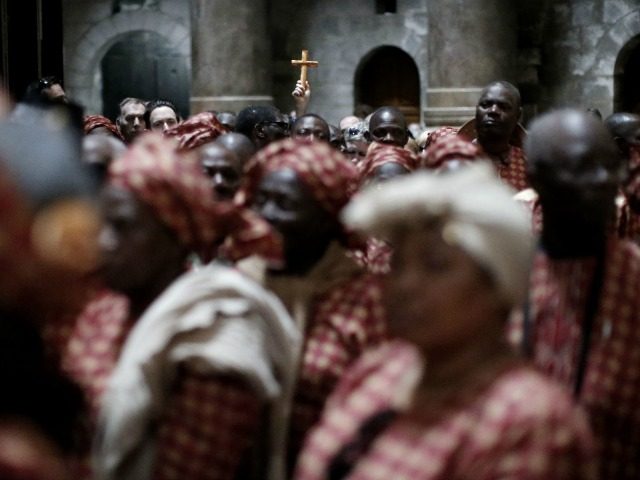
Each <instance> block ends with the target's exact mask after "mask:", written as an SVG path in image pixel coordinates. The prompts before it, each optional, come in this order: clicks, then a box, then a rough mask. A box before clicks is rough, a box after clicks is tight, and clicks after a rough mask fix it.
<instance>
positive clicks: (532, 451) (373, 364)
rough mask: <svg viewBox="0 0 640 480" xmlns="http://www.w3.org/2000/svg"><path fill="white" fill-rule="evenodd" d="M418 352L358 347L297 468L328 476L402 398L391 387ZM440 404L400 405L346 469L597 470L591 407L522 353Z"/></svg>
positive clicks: (419, 475) (365, 475)
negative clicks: (424, 410)
mask: <svg viewBox="0 0 640 480" xmlns="http://www.w3.org/2000/svg"><path fill="white" fill-rule="evenodd" d="M421 362H422V360H421V359H420V357H419V356H418V355H417V353H416V351H415V349H414V348H413V347H412V346H409V345H407V344H405V343H402V342H399V341H393V342H390V343H388V344H386V345H384V346H382V347H380V348H378V349H376V350H374V351H371V352H369V353H367V354H366V355H364V356H363V357H361V359H360V360H359V361H358V362H357V363H356V364H355V365H354V366H353V367H352V368H351V369H350V370H349V372H348V373H347V375H345V376H344V377H343V379H342V381H341V382H340V384H339V386H338V387H337V388H336V390H335V391H334V393H333V394H332V396H331V397H330V398H329V400H328V401H327V406H326V409H325V411H324V412H323V415H322V419H321V421H320V423H319V424H318V425H317V426H316V427H315V428H314V429H313V431H312V432H311V434H310V435H309V436H308V437H307V441H306V442H305V446H304V450H303V452H302V454H301V456H300V459H299V462H298V465H297V468H296V473H295V475H294V478H295V479H296V480H320V479H325V478H327V476H326V473H327V469H328V467H329V465H330V464H331V462H332V461H333V459H334V458H335V456H336V454H337V452H339V451H340V449H341V448H343V447H344V446H345V445H347V444H349V443H350V442H351V441H352V440H353V438H354V436H355V434H356V432H357V431H358V430H359V429H360V427H361V426H362V425H363V424H364V423H365V422H366V421H367V420H368V419H370V418H371V417H372V416H373V415H375V414H376V413H379V412H381V411H385V410H388V409H390V408H391V409H393V408H394V407H395V405H394V403H395V402H394V400H393V397H394V394H395V393H396V392H397V390H398V389H403V388H406V387H404V385H405V384H406V383H405V381H406V379H407V377H410V376H412V375H414V372H415V370H416V369H418V368H420V365H421ZM427 374H428V373H427ZM442 404H443V407H442V408H441V410H442V411H441V412H432V413H433V415H430V416H432V420H431V421H427V420H421V419H420V418H413V417H411V416H410V415H409V414H408V413H399V414H398V416H397V417H396V418H395V419H394V420H392V422H391V423H390V424H389V425H387V427H386V428H385V429H384V430H382V431H381V432H380V433H379V434H378V436H377V437H375V438H374V439H373V441H372V442H371V444H370V447H369V449H368V450H367V451H365V452H363V454H362V455H361V456H360V457H359V458H358V459H357V461H356V463H355V465H354V467H353V469H352V470H351V472H350V474H349V475H348V476H347V477H346V478H349V479H352V480H356V479H357V480H361V479H362V480H365V479H366V480H374V479H385V480H386V479H394V480H404V479H406V480H436V479H442V480H455V479H470V478H473V479H476V480H484V479H486V480H489V479H491V480H493V479H497V478H501V479H507V478H509V479H540V480H542V479H545V480H548V479H591V478H596V476H595V473H596V465H595V460H594V458H595V456H594V451H595V449H594V441H593V437H592V436H591V433H590V431H589V427H588V421H587V419H586V416H585V415H584V412H583V411H582V410H580V409H579V408H577V407H575V405H574V404H573V401H572V399H571V397H570V395H569V393H568V392H567V391H565V390H564V389H563V388H562V387H560V386H558V385H556V384H555V383H554V382H552V381H550V380H548V379H547V378H546V377H544V376H542V375H540V374H539V373H537V372H536V371H535V370H534V369H532V368H530V367H527V366H525V365H523V364H522V363H520V362H518V361H514V362H510V363H509V365H508V366H506V367H504V368H502V369H500V370H498V371H496V373H495V375H492V376H491V377H490V378H488V379H487V381H484V382H480V383H479V384H478V385H477V386H476V387H475V388H471V389H469V390H467V391H465V392H464V393H462V394H460V395H458V396H456V397H455V398H452V399H451V401H447V402H443V403H442Z"/></svg>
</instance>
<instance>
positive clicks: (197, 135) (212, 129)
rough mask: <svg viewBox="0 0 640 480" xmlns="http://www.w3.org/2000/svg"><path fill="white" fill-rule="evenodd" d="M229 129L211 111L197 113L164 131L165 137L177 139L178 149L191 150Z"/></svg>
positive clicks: (211, 140)
mask: <svg viewBox="0 0 640 480" xmlns="http://www.w3.org/2000/svg"><path fill="white" fill-rule="evenodd" d="M228 132H229V130H228V129H227V128H226V127H225V126H224V125H222V124H221V123H220V121H219V120H218V119H217V118H216V116H215V114H213V113H211V112H202V113H198V114H196V115H194V116H192V117H191V118H189V119H187V120H185V121H184V122H182V123H181V124H179V125H176V126H175V127H172V128H170V129H169V130H167V131H166V132H164V134H165V136H167V137H175V138H176V139H177V140H178V149H179V150H193V149H195V148H198V147H200V146H202V145H204V144H205V143H209V142H213V141H214V140H215V139H216V138H218V137H219V136H220V135H222V134H224V133H228Z"/></svg>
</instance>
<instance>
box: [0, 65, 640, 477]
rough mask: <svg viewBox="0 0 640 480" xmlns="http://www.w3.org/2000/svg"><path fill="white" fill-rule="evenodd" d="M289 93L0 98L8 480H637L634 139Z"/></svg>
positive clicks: (486, 113) (639, 133) (486, 104)
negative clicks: (417, 121) (455, 121)
mask: <svg viewBox="0 0 640 480" xmlns="http://www.w3.org/2000/svg"><path fill="white" fill-rule="evenodd" d="M292 96H293V100H294V102H295V111H293V112H291V113H290V114H285V113H283V112H282V111H280V110H279V109H277V108H275V107H273V106H257V105H254V106H248V107H246V108H245V109H243V110H241V111H239V112H217V111H207V112H200V113H197V114H194V115H192V116H190V117H188V118H186V119H183V118H182V116H181V114H180V112H179V111H178V109H177V108H176V107H175V106H174V104H173V103H171V102H170V101H168V100H165V99H152V100H148V99H145V100H143V99H138V98H125V99H123V100H122V101H121V103H120V114H119V116H118V117H117V118H116V119H115V120H114V121H112V120H111V119H108V118H106V117H104V116H102V115H87V116H84V117H82V114H81V110H82V109H81V108H80V107H78V106H77V105H74V104H73V101H72V100H70V99H68V98H67V96H66V93H65V91H64V89H63V87H62V85H61V83H60V82H59V81H58V80H57V79H55V78H52V77H47V78H44V79H42V80H40V81H38V82H35V83H34V84H33V85H32V86H31V87H30V89H29V91H28V92H27V95H26V96H25V99H24V100H23V101H22V102H19V103H18V104H16V105H11V103H10V101H9V100H8V99H7V98H6V97H3V98H2V101H1V104H0V112H1V113H2V115H3V118H2V120H0V264H1V265H2V268H0V284H1V288H0V315H1V316H2V320H1V321H0V358H2V362H0V365H1V366H0V375H2V380H3V384H4V385H5V393H4V394H3V395H2V396H0V478H3V479H9V480H27V479H29V480H63V479H71V478H74V479H104V480H107V479H113V480H129V479H130V480H134V479H135V480H143V479H149V480H151V479H154V480H164V479H167V480H168V479H193V480H199V479H203V480H204V479H228V480H232V479H249V480H250V479H268V480H284V479H287V478H291V479H297V480H312V479H313V480H316V479H317V480H320V479H328V480H337V479H353V480H356V479H357V480H370V479H371V480H373V479H397V480H402V479H407V480H409V479H412V480H414V479H424V480H445V479H446V480H453V479H460V480H462V479H470V478H474V479H485V480H490V479H540V480H542V479H558V480H560V479H637V478H640V408H639V405H640V250H639V247H638V242H640V116H639V115H637V114H633V113H624V112H619V113H614V114H613V115H611V116H609V117H607V118H605V119H604V120H603V119H602V118H601V116H600V115H599V113H598V112H593V111H587V110H580V109H565V110H555V111H551V112H548V113H545V114H542V115H540V116H539V117H537V118H534V119H533V121H532V122H531V124H530V125H529V128H528V131H527V130H525V128H524V127H523V126H522V124H521V123H520V121H521V116H522V108H521V100H520V94H519V92H518V89H517V88H516V87H515V86H514V85H512V84H510V83H508V82H506V81H495V82H492V83H490V84H489V85H487V86H486V87H485V88H484V89H483V90H482V93H481V95H480V97H479V99H478V102H477V107H476V115H475V118H474V119H471V120H469V122H467V123H465V124H464V125H462V126H451V125H448V126H441V127H438V128H430V129H423V131H416V130H415V129H414V128H411V129H410V128H409V125H408V124H407V122H406V120H405V117H404V115H403V114H402V112H401V111H400V110H399V109H398V108H395V107H393V106H381V107H379V108H377V109H375V110H373V109H371V110H372V111H370V112H368V113H367V112H365V115H364V116H357V115H349V116H347V117H344V118H342V119H335V120H336V122H335V123H336V125H332V124H329V123H328V122H327V120H326V119H324V118H322V117H321V116H319V115H316V114H314V113H309V112H307V109H308V105H309V99H310V87H309V84H308V83H304V84H303V83H302V82H298V83H297V85H296V88H295V90H294V91H293V94H292ZM357 113H358V114H361V112H360V111H358V112H357Z"/></svg>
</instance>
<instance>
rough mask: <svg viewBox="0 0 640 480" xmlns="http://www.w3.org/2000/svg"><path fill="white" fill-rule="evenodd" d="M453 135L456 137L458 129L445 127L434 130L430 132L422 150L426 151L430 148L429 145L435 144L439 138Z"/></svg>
mask: <svg viewBox="0 0 640 480" xmlns="http://www.w3.org/2000/svg"><path fill="white" fill-rule="evenodd" d="M455 135H458V127H449V126H445V127H440V128H436V129H435V130H433V131H432V132H430V133H429V135H427V139H426V140H425V142H424V146H423V148H424V149H425V150H426V149H427V148H429V147H430V146H431V144H433V143H435V142H436V140H440V139H441V138H444V137H451V136H455Z"/></svg>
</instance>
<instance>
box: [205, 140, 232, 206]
mask: <svg viewBox="0 0 640 480" xmlns="http://www.w3.org/2000/svg"><path fill="white" fill-rule="evenodd" d="M200 162H201V163H202V168H203V169H204V171H205V173H206V174H207V175H208V176H209V178H211V184H212V187H213V192H214V193H215V194H216V197H217V198H219V199H221V200H231V199H232V198H233V196H234V195H235V193H236V191H237V190H238V188H239V187H240V181H241V179H242V169H241V165H240V160H238V157H237V155H236V154H235V153H233V152H232V151H231V150H228V149H226V148H224V147H223V146H221V145H217V144H215V143H210V144H207V145H204V146H203V147H202V148H201V150H200Z"/></svg>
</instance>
